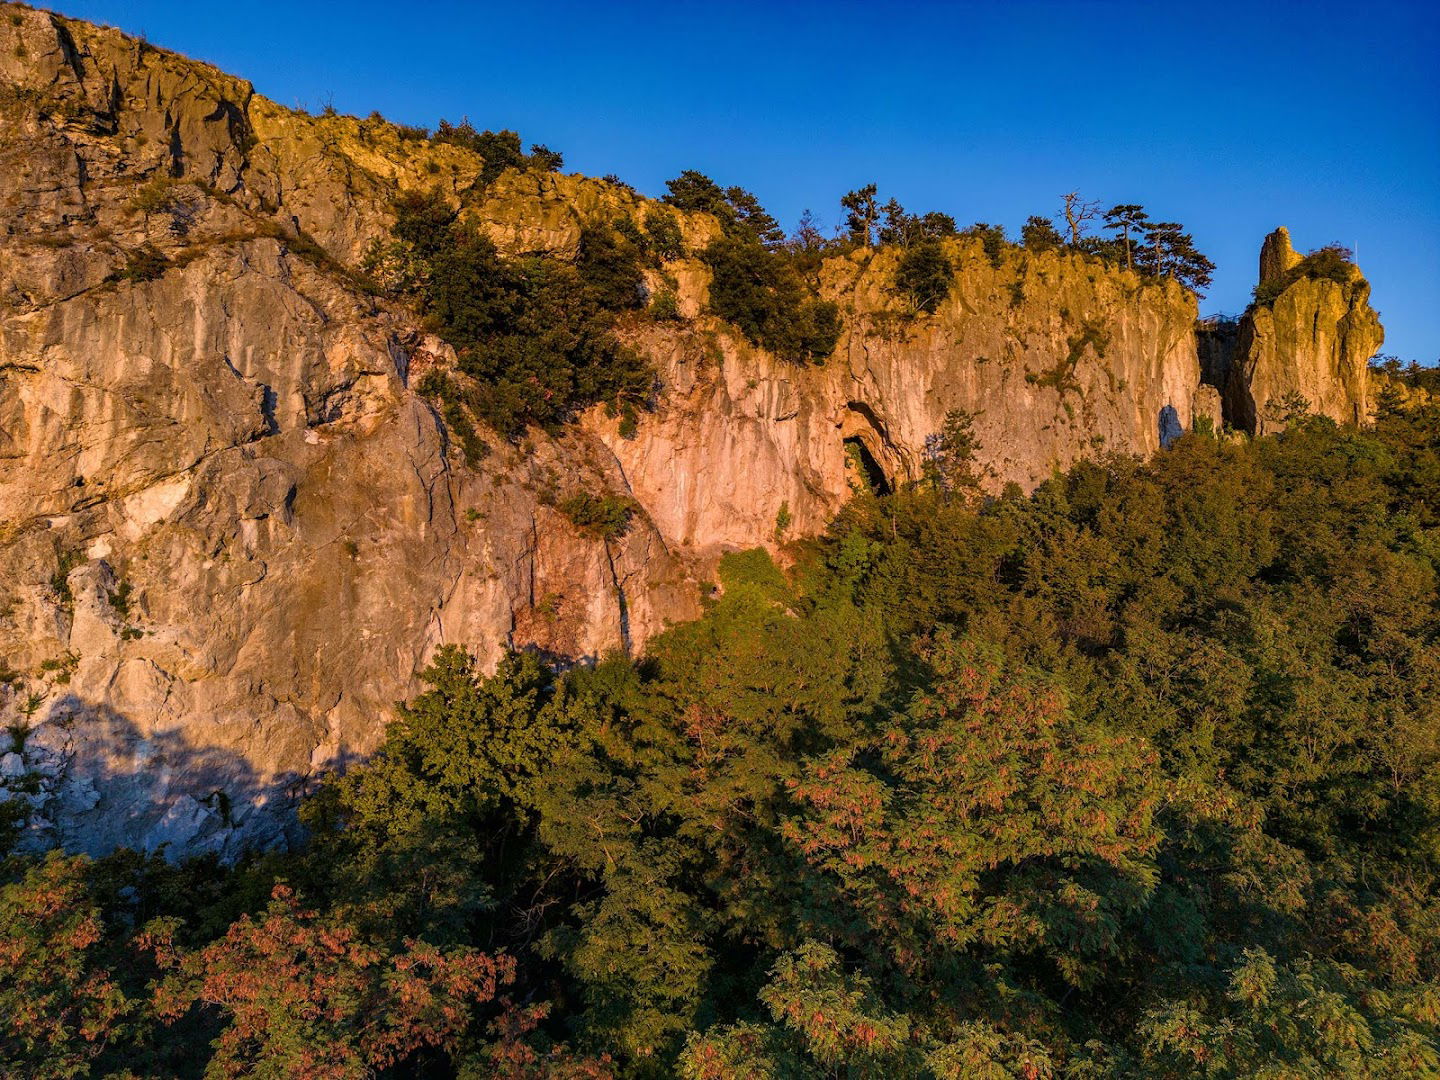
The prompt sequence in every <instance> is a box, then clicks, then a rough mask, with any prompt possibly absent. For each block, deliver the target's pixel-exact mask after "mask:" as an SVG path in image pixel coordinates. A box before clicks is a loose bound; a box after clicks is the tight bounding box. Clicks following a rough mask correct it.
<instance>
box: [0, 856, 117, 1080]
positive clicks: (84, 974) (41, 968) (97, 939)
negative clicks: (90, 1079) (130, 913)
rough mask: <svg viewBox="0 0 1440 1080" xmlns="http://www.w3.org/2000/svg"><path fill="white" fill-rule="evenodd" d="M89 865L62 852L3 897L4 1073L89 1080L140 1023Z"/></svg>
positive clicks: (0, 1049) (0, 1060) (38, 1079)
mask: <svg viewBox="0 0 1440 1080" xmlns="http://www.w3.org/2000/svg"><path fill="white" fill-rule="evenodd" d="M88 866H89V860H88V859H85V858H83V857H81V856H73V857H67V856H64V855H61V854H60V853H59V852H55V853H53V854H51V855H50V856H49V857H48V858H46V859H45V860H44V861H43V862H39V863H37V864H35V865H34V866H32V867H31V868H30V869H29V870H28V872H27V873H26V874H25V875H24V877H23V878H21V879H20V880H19V881H17V882H15V883H13V884H10V885H6V886H5V887H4V888H3V889H0V1067H3V1070H4V1072H5V1074H6V1075H9V1076H17V1077H18V1076H26V1077H31V1078H33V1080H49V1078H51V1077H55V1078H60V1077H71V1076H84V1075H87V1074H88V1071H89V1067H90V1063H91V1062H92V1061H93V1060H94V1059H95V1058H97V1057H98V1056H99V1055H100V1054H101V1053H103V1052H104V1050H105V1048H106V1046H107V1045H108V1044H109V1043H110V1042H111V1041H112V1040H113V1039H115V1038H116V1037H119V1036H122V1035H124V1034H127V1033H128V1032H129V1030H130V1029H131V1028H132V1026H133V1025H134V1024H136V1023H138V1022H139V1020H138V1018H139V1015H140V1012H141V1008H140V1006H141V1004H142V1003H140V1002H137V1001H135V1000H134V999H133V998H131V997H130V996H128V995H127V994H126V992H125V990H124V988H122V986H121V984H120V981H119V980H118V979H117V978H116V977H115V976H114V975H113V974H112V968H113V966H114V962H115V961H116V960H122V959H123V957H122V956H120V955H119V954H117V953H114V952H113V951H111V949H110V947H109V943H108V942H107V936H106V932H105V924H104V921H103V919H102V918H101V912H100V907H99V905H98V904H97V903H95V901H94V900H93V899H92V898H91V897H90V895H89V893H88V888H87V883H86V879H85V872H86V869H87V867H88Z"/></svg>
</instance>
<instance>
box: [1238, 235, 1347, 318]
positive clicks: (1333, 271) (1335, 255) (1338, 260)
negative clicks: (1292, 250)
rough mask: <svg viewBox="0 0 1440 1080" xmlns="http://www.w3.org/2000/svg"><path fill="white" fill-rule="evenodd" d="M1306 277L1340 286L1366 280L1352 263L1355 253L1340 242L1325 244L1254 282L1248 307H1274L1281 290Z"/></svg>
mask: <svg viewBox="0 0 1440 1080" xmlns="http://www.w3.org/2000/svg"><path fill="white" fill-rule="evenodd" d="M1306 279H1309V280H1314V281H1334V282H1336V283H1338V284H1340V285H1349V284H1351V283H1352V282H1353V283H1358V284H1363V283H1364V281H1365V279H1364V278H1363V277H1361V276H1360V269H1359V267H1357V266H1356V265H1355V256H1354V254H1353V253H1352V252H1351V251H1350V249H1349V248H1347V247H1345V246H1344V245H1342V244H1326V245H1325V246H1324V247H1320V248H1316V249H1315V250H1314V251H1312V252H1310V253H1309V254H1308V255H1306V256H1305V257H1304V258H1303V259H1301V260H1300V261H1299V262H1297V263H1296V264H1295V265H1294V266H1292V267H1290V269H1289V270H1287V271H1285V273H1283V274H1281V275H1279V276H1278V277H1273V278H1271V279H1270V280H1269V281H1262V282H1260V284H1258V285H1256V286H1255V293H1254V298H1253V299H1252V300H1251V303H1250V306H1251V307H1252V308H1257V307H1274V305H1275V301H1276V300H1278V299H1279V298H1280V294H1281V293H1283V292H1284V291H1285V290H1286V289H1288V288H1290V286H1291V285H1294V284H1295V283H1296V282H1297V281H1302V280H1306Z"/></svg>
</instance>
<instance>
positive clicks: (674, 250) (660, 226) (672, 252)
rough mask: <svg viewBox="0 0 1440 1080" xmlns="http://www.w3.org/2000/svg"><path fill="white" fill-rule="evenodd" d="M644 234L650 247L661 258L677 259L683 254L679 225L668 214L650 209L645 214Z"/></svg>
mask: <svg viewBox="0 0 1440 1080" xmlns="http://www.w3.org/2000/svg"><path fill="white" fill-rule="evenodd" d="M645 235H646V236H647V237H648V238H649V241H650V248H651V250H652V251H654V252H655V254H657V255H659V256H660V258H662V259H678V258H680V257H681V256H682V255H684V254H685V240H684V237H683V236H681V234H680V226H679V224H678V223H677V222H676V221H675V218H674V217H673V216H671V215H670V214H667V213H664V212H662V211H659V210H650V211H647V212H646V214H645Z"/></svg>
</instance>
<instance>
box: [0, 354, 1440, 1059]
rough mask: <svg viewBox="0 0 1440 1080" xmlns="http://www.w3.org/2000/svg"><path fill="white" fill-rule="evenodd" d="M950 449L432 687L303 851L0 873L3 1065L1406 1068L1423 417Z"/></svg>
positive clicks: (1431, 560)
mask: <svg viewBox="0 0 1440 1080" xmlns="http://www.w3.org/2000/svg"><path fill="white" fill-rule="evenodd" d="M1079 336H1080V337H1081V338H1085V337H1086V333H1085V330H1084V329H1082V331H1081V333H1080V335H1079ZM1080 347H1081V348H1090V347H1095V348H1100V347H1103V346H1102V345H1100V344H1099V343H1098V342H1097V340H1096V334H1094V333H1092V334H1090V336H1089V340H1086V341H1083V342H1081V344H1080ZM1401 374H1402V375H1403V372H1402V373H1401ZM1397 377H1400V376H1397ZM971 419H972V418H970V417H967V416H965V415H963V414H956V415H955V416H953V417H951V418H948V419H947V422H946V424H945V427H944V430H943V431H942V432H941V433H938V435H939V437H938V438H937V440H936V453H937V457H936V460H935V461H934V463H933V468H934V471H935V476H936V479H935V480H934V482H932V483H926V484H919V485H915V486H913V487H909V488H905V489H902V490H900V491H897V492H896V493H895V494H893V495H889V496H885V497H869V498H859V499H855V500H853V501H852V502H851V504H850V505H849V506H848V507H846V509H845V510H844V511H843V512H842V513H841V514H840V516H839V517H838V519H837V520H836V521H835V522H834V523H833V525H832V527H831V529H830V530H829V532H828V533H827V535H826V536H824V537H823V538H821V539H819V540H816V541H812V542H809V543H807V544H791V545H790V546H789V547H788V548H787V554H788V555H790V556H791V557H793V558H795V559H796V560H797V562H796V563H795V565H794V566H792V567H790V568H788V569H787V570H782V569H781V568H779V567H777V566H776V564H775V563H774V561H772V559H771V558H770V557H769V555H768V554H766V552H764V551H759V550H757V551H749V552H738V553H731V554H729V555H727V556H726V557H725V558H723V559H722V560H721V562H720V566H719V580H718V582H717V583H716V587H715V588H714V589H713V590H711V591H710V593H709V594H708V595H707V596H706V597H705V598H704V603H703V607H704V613H703V615H702V616H701V617H700V618H699V619H697V620H695V621H693V622H690V623H687V624H683V625H679V626H675V627H671V628H670V629H668V630H667V631H666V632H664V633H662V634H660V635H658V636H657V637H655V638H653V639H652V640H651V641H650V643H649V645H648V649H647V653H646V655H644V656H643V657H639V658H636V659H633V660H632V659H630V658H622V657H612V658H608V659H603V660H600V661H598V662H596V663H594V664H593V665H591V666H577V667H574V668H572V669H571V670H568V671H566V672H564V673H563V674H555V673H553V672H551V671H550V670H549V669H548V668H546V667H545V666H544V665H543V664H542V663H541V662H540V660H539V659H538V658H537V657H535V656H532V655H528V654H525V655H521V654H515V653H506V654H503V655H501V656H500V657H499V659H498V662H497V667H496V670H495V673H494V674H493V675H485V674H483V673H482V671H481V670H480V668H479V666H478V665H477V663H476V662H475V661H474V660H472V659H471V658H470V657H469V656H467V655H466V654H465V653H464V652H462V651H461V650H459V649H456V648H454V647H453V646H452V647H448V648H444V649H441V650H439V651H437V653H436V655H435V658H434V662H433V664H432V666H431V667H430V669H429V670H427V671H426V672H425V674H424V676H423V677H424V680H425V682H426V689H425V690H424V692H423V693H421V694H419V695H418V696H416V697H415V698H414V699H413V700H411V701H410V702H409V703H407V704H406V705H404V706H402V707H401V708H400V710H399V715H398V717H397V718H396V719H395V720H394V721H393V722H392V723H391V724H390V725H389V726H388V727H387V728H386V731H385V739H384V743H383V744H382V746H381V747H380V749H379V750H378V751H377V752H376V753H375V754H374V755H373V756H372V757H371V758H370V759H369V760H367V761H365V762H363V763H359V764H356V765H355V766H353V767H352V768H351V769H350V770H349V771H348V773H347V774H346V775H345V776H343V777H339V778H332V779H330V780H329V781H327V782H326V783H325V784H324V785H323V787H322V789H321V791H320V792H319V793H318V794H317V795H315V796H313V797H311V798H310V799H309V800H308V801H307V802H306V805H305V807H304V810H303V814H304V819H305V822H306V824H307V825H308V827H309V830H310V839H309V842H308V845H307V847H306V848H305V850H303V851H299V852H296V853H292V854H288V855H271V856H264V857H254V858H252V859H250V860H247V861H245V862H243V863H242V864H241V865H239V866H236V867H233V868H222V867H220V866H219V865H218V864H217V863H215V862H214V861H213V860H211V861H208V862H197V863H193V864H190V865H187V866H181V867H167V866H166V865H165V864H164V863H163V861H162V860H159V859H146V858H142V857H140V856H135V855H133V854H130V855H124V854H117V855H116V856H112V857H111V858H109V859H107V860H103V861H102V862H101V863H97V864H89V863H87V862H86V861H84V860H70V859H66V858H64V857H60V856H53V857H51V859H50V860H41V859H38V858H35V857H33V856H15V855H12V856H10V857H9V858H8V859H6V860H5V861H4V862H0V874H3V875H4V877H3V879H0V1006H3V1008H0V1054H3V1064H0V1071H5V1072H6V1073H7V1074H14V1075H18V1076H31V1075H36V1076H50V1075H56V1076H60V1075H100V1076H104V1075H125V1070H129V1071H130V1072H131V1073H133V1074H135V1075H147V1076H148V1075H158V1076H170V1075H175V1076H193V1075H199V1074H201V1073H202V1072H204V1070H205V1069H206V1068H207V1067H208V1069H209V1070H210V1074H211V1075H217V1076H223V1075H231V1074H240V1075H306V1073H305V1072H304V1068H305V1067H307V1063H310V1062H313V1063H314V1065H315V1068H316V1069H317V1070H318V1069H319V1068H320V1067H321V1066H325V1067H327V1068H330V1069H332V1072H330V1073H326V1075H339V1076H348V1075H358V1074H360V1071H361V1070H362V1069H367V1068H368V1069H375V1070H383V1069H390V1070H392V1072H393V1074H395V1075H430V1074H435V1075H451V1074H458V1075H462V1076H474V1077H488V1076H497V1075H499V1076H550V1077H559V1076H563V1077H591V1078H599V1077H607V1076H608V1077H623V1078H636V1080H642V1078H643V1080H650V1078H659V1077H669V1076H676V1075H678V1076H683V1077H692V1078H702V1077H703V1078H706V1080H712V1078H713V1080H722V1078H724V1080H728V1078H730V1077H747V1076H749V1077H772V1076H794V1077H831V1076H852V1077H866V1076H868V1077H880V1076H893V1077H917V1078H923V1080H942V1078H943V1080H960V1078H966V1080H968V1078H971V1077H982V1078H991V1077H994V1078H1003V1077H1015V1076H1021V1077H1030V1078H1044V1080H1059V1078H1060V1077H1113V1078H1131V1077H1133V1078H1136V1080H1139V1078H1142V1077H1144V1078H1148V1077H1166V1078H1168V1077H1175V1078H1179V1077H1189V1076H1208V1077H1216V1078H1219V1077H1239V1076H1246V1077H1248V1076H1275V1077H1278V1076H1292V1075H1293V1076H1357V1077H1370V1078H1377V1080H1378V1078H1386V1080H1390V1078H1399V1077H1410V1076H1433V1075H1436V1074H1437V1072H1440V1026H1437V1022H1440V872H1437V869H1436V868H1437V866H1440V780H1437V778H1440V729H1437V725H1436V709H1437V702H1440V605H1437V602H1436V586H1437V582H1440V409H1437V408H1436V407H1435V406H1433V405H1430V404H1425V403H1418V404H1416V403H1412V404H1405V403H1403V402H1402V403H1393V404H1392V406H1391V407H1389V408H1387V409H1386V410H1385V411H1384V412H1383V413H1382V415H1381V416H1380V418H1379V419H1378V421H1377V423H1376V426H1375V427H1374V428H1373V429H1372V430H1368V431H1363V432H1361V431H1354V430H1344V429H1341V428H1339V427H1337V426H1336V425H1335V424H1333V423H1331V422H1329V421H1327V420H1325V419H1323V418H1318V417H1313V416H1307V415H1304V414H1303V413H1301V412H1297V413H1296V414H1295V415H1294V416H1293V418H1292V419H1291V421H1290V422H1289V424H1288V425H1287V427H1286V429H1285V430H1284V431H1283V432H1281V433H1279V434H1277V435H1271V436H1266V437H1264V438H1258V439H1254V440H1248V441H1246V440H1241V441H1226V440H1218V439H1213V438H1203V437H1194V436H1189V437H1184V438H1181V439H1179V440H1178V441H1177V442H1176V443H1175V444H1174V445H1173V447H1172V448H1171V449H1170V450H1168V451H1167V452H1166V453H1164V454H1161V455H1158V456H1157V457H1155V458H1154V459H1152V460H1149V461H1141V460H1138V459H1135V458H1131V457H1124V456H1116V457H1112V458H1105V459H1101V460H1098V461H1090V462H1084V463H1081V464H1078V465H1076V466H1074V467H1072V468H1071V469H1069V470H1068V471H1065V472H1063V473H1057V474H1056V475H1055V476H1054V477H1053V478H1052V479H1051V480H1049V481H1048V482H1046V483H1045V484H1043V485H1041V486H1040V487H1039V488H1038V489H1037V490H1036V491H1035V492H1034V493H1033V494H1032V495H1030V496H1025V495H1022V494H1020V493H1019V491H1018V489H1012V490H1010V491H1008V492H1007V493H1006V494H1004V495H1002V496H999V497H990V498H982V497H979V495H978V493H977V492H975V491H974V489H972V488H968V487H966V486H965V485H968V484H970V483H972V482H973V480H974V477H973V472H972V471H971V466H972V464H973V463H972V458H973V454H974V433H973V425H972V423H971ZM947 473H948V474H949V476H950V479H945V477H946V475H947ZM957 478H958V479H957ZM962 482H963V483H962ZM956 490H966V491H967V492H968V494H967V497H965V498H955V497H954V493H955V491H956ZM599 501H600V500H598V499H592V501H591V503H590V504H588V505H587V513H592V512H593V513H592V517H593V520H595V521H596V522H597V523H600V525H599V527H602V528H603V527H604V525H603V523H604V522H605V521H606V520H607V519H608V515H607V514H606V513H604V512H601V511H599V510H598V509H597V508H596V507H595V504H596V503H598V502H599ZM777 524H779V522H778V521H777ZM277 884H278V885H281V890H280V891H279V892H276V891H275V886H276V885H277ZM288 890H295V891H294V892H291V891H288ZM302 894H303V895H304V896H305V897H307V899H308V903H309V906H302V905H300V904H299V903H298V901H296V900H295V899H294V897H295V896H297V895H302ZM267 897H269V899H268V900H267ZM512 979H513V982H510V981H509V980H512ZM502 984H503V985H505V987H506V989H507V990H508V991H509V992H510V993H512V994H513V1002H512V1003H510V1004H506V1003H504V1002H499V1001H493V1000H490V999H491V998H492V997H493V995H494V994H496V993H497V992H498V991H499V989H500V988H501V986H502ZM517 1003H522V1004H517ZM92 1034H93V1035H94V1037H93V1038H92V1037H91V1035H92ZM571 1047H573V1049H571ZM307 1055H308V1056H307ZM267 1069H268V1070H269V1072H268V1073H267V1072H266V1071H265V1070H267Z"/></svg>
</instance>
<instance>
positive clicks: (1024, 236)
mask: <svg viewBox="0 0 1440 1080" xmlns="http://www.w3.org/2000/svg"><path fill="white" fill-rule="evenodd" d="M1020 242H1021V243H1022V244H1024V245H1025V249H1026V250H1027V251H1035V252H1040V251H1058V250H1060V249H1061V248H1062V247H1064V246H1065V238H1064V237H1063V236H1061V235H1060V230H1059V229H1057V228H1055V226H1054V225H1052V224H1051V223H1050V221H1049V219H1048V218H1043V217H1040V216H1039V215H1038V214H1031V215H1030V217H1028V218H1027V219H1026V220H1025V224H1024V225H1023V226H1021V228H1020Z"/></svg>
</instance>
